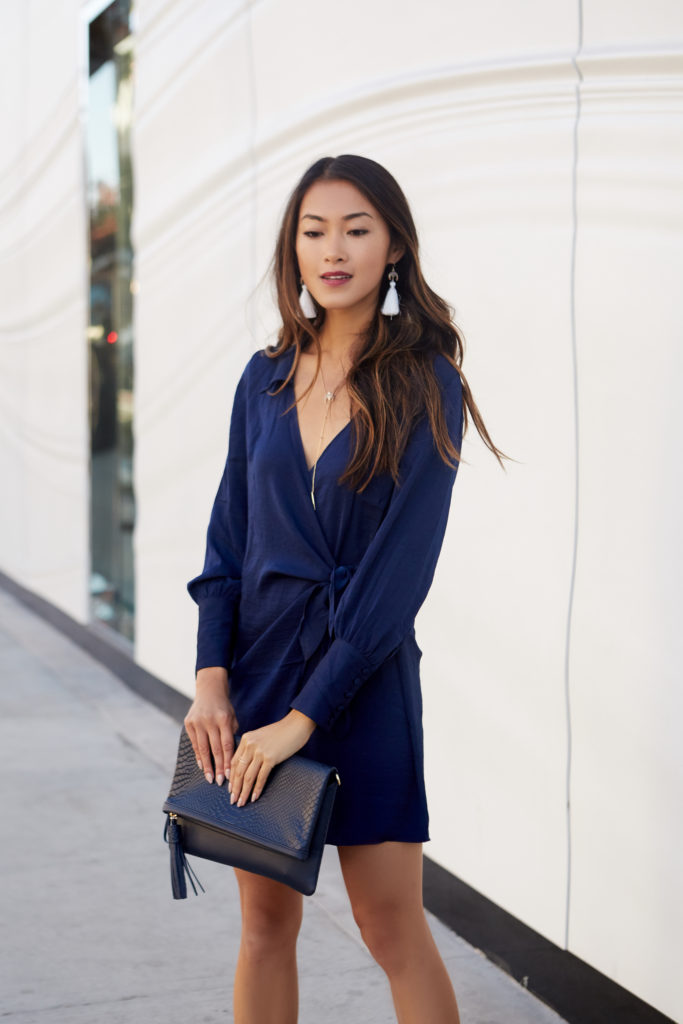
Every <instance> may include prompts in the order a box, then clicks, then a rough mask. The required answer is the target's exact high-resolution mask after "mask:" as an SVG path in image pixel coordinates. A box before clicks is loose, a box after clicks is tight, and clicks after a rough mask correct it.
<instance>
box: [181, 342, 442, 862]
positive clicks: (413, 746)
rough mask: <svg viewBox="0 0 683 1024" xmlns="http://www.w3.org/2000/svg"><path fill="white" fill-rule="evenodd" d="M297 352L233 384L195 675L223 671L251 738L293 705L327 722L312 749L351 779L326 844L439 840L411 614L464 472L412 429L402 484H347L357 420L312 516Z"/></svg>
mask: <svg viewBox="0 0 683 1024" xmlns="http://www.w3.org/2000/svg"><path fill="white" fill-rule="evenodd" d="M293 356H294V350H293V349H289V350H288V351H286V352H284V353H282V354H281V355H279V356H277V357H275V358H273V357H269V356H267V355H266V354H265V352H264V351H260V352H257V353H256V354H255V355H254V356H253V357H252V358H251V359H250V361H249V363H248V364H247V366H246V368H245V370H244V372H243V374H242V377H241V379H240V381H239V384H238V386H237V391H236V393H235V400H234V405H233V411H232V418H231V424H230V441H229V451H228V457H227V461H226V465H225V470H224V472H223V476H222V478H221V482H220V485H219V488H218V493H217V495H216V499H215V502H214V505H213V510H212V512H211V519H210V522H209V528H208V534H207V546H206V558H205V562H204V569H203V571H202V573H201V574H200V575H199V576H197V577H195V578H194V579H193V580H191V581H190V582H189V583H188V590H189V592H190V594H191V596H192V597H193V599H194V600H195V601H196V602H197V605H198V607H199V628H198V643H197V662H196V667H197V669H200V668H205V667H209V666H213V665H219V666H223V667H225V668H227V669H228V673H229V682H230V698H231V700H232V703H233V706H234V708H235V713H236V715H237V719H238V722H239V728H240V732H242V733H244V732H247V731H248V730H251V729H256V728H259V727H260V726H263V725H268V724H269V723H271V722H275V721H277V720H279V719H280V718H283V717H284V716H285V715H286V714H287V713H288V711H289V710H290V709H291V708H297V709H298V710H299V711H302V712H303V713H304V714H305V715H308V716H309V717H310V718H312V719H313V720H314V721H315V722H316V723H317V726H318V728H316V730H315V731H314V733H313V735H312V736H311V738H310V740H309V741H308V742H307V744H306V745H305V747H303V748H302V750H301V753H302V754H304V755H308V756H310V757H313V758H316V759H317V760H319V761H323V762H326V763H327V764H332V765H334V766H335V767H336V768H337V769H338V771H339V774H340V777H341V786H340V788H339V792H338V794H337V799H336V801H335V808H334V813H333V818H332V822H331V825H330V830H329V833H328V837H327V842H328V843H331V844H334V845H348V844H356V843H379V842H384V841H386V840H394V841H401V842H425V841H426V840H427V839H429V834H428V813H427V799H426V794H425V786H424V774H423V747H422V698H421V692H420V671H419V669H420V657H421V651H420V649H419V647H418V646H417V643H416V640H415V631H414V621H415V616H416V614H417V611H418V609H419V608H420V606H421V604H422V603H423V601H424V599H425V597H426V595H427V592H428V590H429V587H430V585H431V582H432V578H433V575H434V569H435V567H436V562H437V558H438V556H439V552H440V550H441V544H442V541H443V536H444V531H445V529H446V522H447V519H448V512H449V507H450V500H451V491H452V487H453V482H454V480H455V475H456V470H455V469H454V468H451V467H449V466H448V465H447V464H446V463H445V462H444V461H443V459H442V458H441V456H440V455H439V454H438V452H437V450H436V447H435V445H434V441H433V437H432V434H431V430H430V428H429V423H428V420H427V417H426V416H424V417H423V418H422V419H421V420H420V421H419V422H418V423H417V424H416V426H415V428H414V429H413V432H412V434H411V438H410V440H409V442H408V445H407V447H406V450H405V453H404V456H403V458H402V460H401V464H400V483H399V485H398V486H397V485H395V484H394V482H393V480H392V479H391V477H390V476H389V475H387V474H382V475H379V476H376V477H374V478H373V479H372V481H371V482H370V484H369V486H368V487H367V488H366V489H365V490H364V491H363V492H362V493H357V492H355V491H352V490H351V489H349V488H348V486H347V485H340V484H339V483H338V478H339V477H340V476H341V474H342V472H343V470H344V468H345V466H346V463H347V461H348V459H349V457H350V454H351V451H352V449H351V443H352V428H351V425H350V424H348V425H347V426H346V427H345V428H344V429H343V430H342V431H341V432H340V433H338V434H337V435H336V436H335V437H334V438H333V440H332V441H331V442H330V443H329V444H328V446H327V447H326V448H325V449H324V450H323V452H322V454H321V456H320V458H319V460H318V467H317V471H316V481H315V498H316V508H315V509H314V508H313V504H312V502H311V497H310V489H311V471H310V470H309V469H308V466H307V464H306V458H305V455H304V449H303V445H302V442H301V434H300V431H299V425H298V419H297V412H296V408H292V409H291V410H290V411H289V412H285V410H286V409H287V408H288V407H289V406H290V405H291V404H292V402H293V400H294V385H293V382H292V381H290V383H289V385H288V386H287V387H286V388H284V389H283V390H282V391H281V392H280V393H279V394H278V395H276V396H272V395H270V394H269V393H268V392H269V391H273V390H274V389H275V387H277V386H278V385H279V384H280V383H281V382H282V381H284V379H285V378H286V376H287V373H288V371H289V369H290V367H291V365H292V360H293ZM435 369H436V372H437V377H438V379H439V382H440V386H441V389H442V395H443V400H444V403H445V412H446V420H447V424H448V429H449V434H450V437H451V439H452V441H453V443H454V444H455V446H456V447H457V448H458V450H459V449H460V443H461V438H462V389H461V384H460V377H459V375H458V373H457V371H456V370H455V369H454V367H453V366H451V364H450V363H449V362H448V360H447V359H445V358H444V357H443V356H440V355H438V356H436V357H435Z"/></svg>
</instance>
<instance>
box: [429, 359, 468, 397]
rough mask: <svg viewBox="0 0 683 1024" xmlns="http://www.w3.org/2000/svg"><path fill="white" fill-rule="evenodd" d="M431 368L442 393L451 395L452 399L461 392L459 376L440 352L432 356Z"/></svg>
mask: <svg viewBox="0 0 683 1024" xmlns="http://www.w3.org/2000/svg"><path fill="white" fill-rule="evenodd" d="M433 366H434V373H435V374H436V379H437V380H438V382H439V384H440V386H441V390H442V392H446V393H448V394H451V395H452V396H453V397H455V396H456V395H457V394H459V393H460V392H462V381H461V379H460V374H459V373H458V371H457V370H456V368H455V366H454V365H453V363H452V362H451V361H450V359H447V358H446V356H444V355H442V353H441V352H437V353H436V355H435V356H434V362H433Z"/></svg>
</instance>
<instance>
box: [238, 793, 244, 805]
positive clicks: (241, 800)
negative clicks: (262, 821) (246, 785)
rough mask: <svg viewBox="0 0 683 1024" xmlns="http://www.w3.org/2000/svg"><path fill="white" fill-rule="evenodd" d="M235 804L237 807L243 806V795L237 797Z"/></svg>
mask: <svg viewBox="0 0 683 1024" xmlns="http://www.w3.org/2000/svg"><path fill="white" fill-rule="evenodd" d="M237 806H238V807H244V797H243V796H241V797H240V798H239V802H238V804H237Z"/></svg>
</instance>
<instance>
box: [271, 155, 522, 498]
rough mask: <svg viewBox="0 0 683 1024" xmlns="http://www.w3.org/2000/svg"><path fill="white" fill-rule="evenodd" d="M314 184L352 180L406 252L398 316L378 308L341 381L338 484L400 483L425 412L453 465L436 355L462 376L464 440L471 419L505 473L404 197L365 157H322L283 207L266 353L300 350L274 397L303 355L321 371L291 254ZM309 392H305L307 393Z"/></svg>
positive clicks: (316, 324) (316, 330)
mask: <svg viewBox="0 0 683 1024" xmlns="http://www.w3.org/2000/svg"><path fill="white" fill-rule="evenodd" d="M316 181H347V182H350V183H351V184H352V185H354V186H355V187H356V188H357V189H358V191H359V192H361V193H362V194H363V195H364V196H365V197H366V199H368V201H369V202H370V203H372V205H373V206H374V207H375V209H376V210H377V211H378V213H380V215H381V216H382V217H383V218H384V221H385V223H386V225H387V227H388V228H389V233H390V237H391V242H392V244H393V243H395V242H402V243H403V245H404V246H405V252H404V255H403V256H402V257H401V258H400V260H398V261H397V263H396V264H395V266H396V270H397V272H398V275H399V280H398V291H399V295H400V314H399V315H398V316H396V317H393V318H389V317H385V316H383V315H382V314H381V313H380V303H379V302H378V305H377V309H376V310H375V314H374V317H373V319H372V321H371V323H370V324H369V325H368V327H367V330H366V331H365V332H364V334H363V336H362V337H361V338H359V342H358V346H357V348H356V349H355V351H356V352H357V355H356V357H355V360H354V363H353V365H352V366H351V368H350V370H349V372H348V374H347V377H346V385H347V390H348V393H349V398H350V401H351V408H352V410H353V412H354V415H353V416H352V424H353V431H354V435H353V436H354V451H353V455H352V457H351V459H350V461H349V463H348V465H347V467H346V471H345V472H344V474H343V475H342V477H341V478H340V483H346V484H348V485H349V486H350V487H353V488H355V489H357V490H359V491H362V490H363V489H364V488H365V487H366V486H367V485H368V483H369V482H370V480H371V479H372V477H373V476H374V475H375V474H376V473H389V474H391V476H392V477H393V479H394V480H395V481H397V482H398V479H399V472H398V470H399V463H400V461H401V456H402V455H403V452H404V451H405V447H406V444H407V442H408V438H409V436H410V433H411V430H412V428H413V426H414V425H415V423H416V421H417V420H418V419H419V418H420V417H421V416H422V415H423V414H425V413H426V415H427V416H428V418H429V424H430V427H431V430H432V434H433V436H434V441H435V444H436V447H437V450H438V452H439V454H440V455H441V457H442V458H443V459H444V461H445V462H447V463H448V464H450V465H455V464H457V463H458V462H459V461H460V452H459V451H458V450H457V449H456V448H455V446H454V445H453V442H452V441H451V439H450V437H449V434H448V428H447V425H446V418H445V415H444V411H443V407H442V401H441V391H440V388H439V382H438V380H437V377H436V374H435V371H434V367H433V358H434V354H435V353H441V354H442V355H443V356H445V357H446V359H448V361H449V362H450V363H451V364H452V365H453V366H454V367H455V369H456V370H457V371H458V373H459V375H460V379H461V381H462V392H463V433H464V431H465V430H466V429H467V425H468V415H469V416H471V418H472V420H473V421H474V424H475V426H476V428H477V430H478V432H479V434H480V436H481V438H482V440H483V442H484V444H485V445H486V447H487V448H489V449H490V451H491V452H493V454H494V455H495V457H496V458H497V459H498V461H499V462H500V464H501V465H503V463H502V459H503V458H506V456H504V455H503V453H502V452H501V451H499V450H498V448H496V446H495V445H494V443H493V441H492V440H491V438H490V436H489V433H488V431H487V429H486V426H485V425H484V421H483V419H482V417H481V414H480V412H479V410H478V408H477V405H476V403H475V401H474V398H473V397H472V392H471V391H470V388H469V385H468V384H467V381H466V379H465V377H464V374H463V372H462V369H461V363H462V358H463V354H464V343H463V339H462V337H461V334H460V332H459V330H458V328H457V327H456V326H455V325H454V323H453V311H452V310H451V308H450V307H449V306H448V304H447V303H446V302H445V301H444V300H443V299H442V298H440V297H439V296H438V295H437V294H436V293H435V292H433V291H432V289H431V288H430V287H429V285H428V284H427V282H426V281H425V279H424V277H423V276H422V270H421V267H420V259H419V254H418V239H417V231H416V228H415V224H414V222H413V217H412V214H411V212H410V208H409V206H408V202H407V200H406V197H405V196H404V194H403V192H402V191H401V188H400V186H399V184H398V182H397V181H396V180H395V179H394V178H393V177H392V175H391V174H390V173H389V172H388V171H387V170H386V169H385V168H384V167H382V165H381V164H378V163H376V161H374V160H370V159H368V158H367V157H362V156H354V155H352V154H345V155H343V156H337V157H331V156H326V157H322V158H321V159H320V160H317V161H316V162H315V163H314V164H312V165H311V167H309V168H308V170H307V171H306V172H305V174H304V175H303V177H302V178H301V180H300V181H299V183H298V185H297V186H296V187H295V189H294V191H293V192H292V194H291V196H290V198H289V201H288V203H287V206H286V209H285V212H284V216H283V218H282V224H281V227H280V231H279V235H278V239H277V243H276V247H275V253H274V256H273V261H272V272H273V275H274V279H275V286H276V290H277V302H278V306H279V309H280V314H281V316H282V327H281V328H280V330H279V332H278V341H277V345H275V346H271V347H269V348H268V349H267V352H268V354H269V355H271V356H273V357H276V356H278V355H281V354H282V352H284V351H286V350H287V349H290V348H292V347H293V348H294V349H295V350H296V351H295V354H294V359H293V361H292V367H291V370H290V372H289V374H288V376H287V379H286V380H285V381H284V382H283V383H282V384H281V385H280V387H279V388H278V389H277V391H276V392H275V394H277V393H278V392H279V391H281V390H282V389H283V388H284V387H286V386H287V384H288V383H289V381H290V380H291V379H292V377H293V376H294V374H295V372H296V368H297V364H298V362H299V356H300V354H301V352H302V350H303V349H307V348H308V347H309V345H310V346H312V347H313V348H314V349H316V350H317V355H318V369H319V368H320V359H321V351H320V340H319V339H320V329H321V327H322V325H323V323H324V322H325V310H324V309H323V308H322V307H321V306H319V305H318V304H317V303H315V306H316V309H317V311H318V315H317V316H316V317H315V319H313V320H309V319H308V318H307V317H305V316H304V314H303V313H302V310H301V306H300V304H299V288H300V284H299V282H300V272H299V264H298V260H297V255H296V238H297V230H298V224H299V213H300V209H301V203H302V201H303V198H304V196H305V194H306V192H307V191H308V189H309V188H310V187H311V185H313V184H314V182H316ZM388 269H389V265H387V271H388ZM311 298H312V296H311ZM314 301H315V300H314ZM314 380H315V378H314ZM312 386H313V383H311V387H312ZM308 390H310V388H309V389H307V391H306V392H304V394H307V393H308ZM300 397H301V398H303V397H304V395H301V396H300ZM290 408H291V407H290Z"/></svg>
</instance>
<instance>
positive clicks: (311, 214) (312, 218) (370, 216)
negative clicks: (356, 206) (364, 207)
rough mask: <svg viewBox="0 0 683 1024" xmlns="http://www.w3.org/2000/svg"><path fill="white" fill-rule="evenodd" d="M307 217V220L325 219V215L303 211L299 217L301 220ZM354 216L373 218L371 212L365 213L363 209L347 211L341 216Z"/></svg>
mask: <svg viewBox="0 0 683 1024" xmlns="http://www.w3.org/2000/svg"><path fill="white" fill-rule="evenodd" d="M307 217H308V218H309V220H319V221H324V220H326V219H327V218H326V217H320V216H318V214H317V213H304V214H303V215H302V217H301V220H306V218H307ZM354 217H369V218H370V220H373V216H372V214H371V213H366V212H365V211H363V212H361V213H347V214H345V215H344V216H343V217H342V220H353V218H354Z"/></svg>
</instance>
